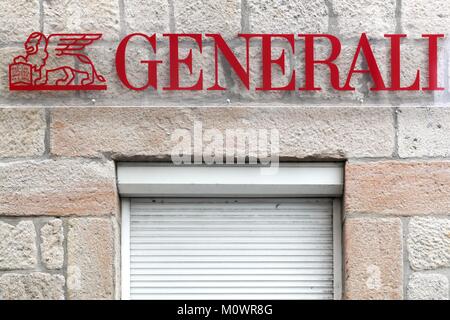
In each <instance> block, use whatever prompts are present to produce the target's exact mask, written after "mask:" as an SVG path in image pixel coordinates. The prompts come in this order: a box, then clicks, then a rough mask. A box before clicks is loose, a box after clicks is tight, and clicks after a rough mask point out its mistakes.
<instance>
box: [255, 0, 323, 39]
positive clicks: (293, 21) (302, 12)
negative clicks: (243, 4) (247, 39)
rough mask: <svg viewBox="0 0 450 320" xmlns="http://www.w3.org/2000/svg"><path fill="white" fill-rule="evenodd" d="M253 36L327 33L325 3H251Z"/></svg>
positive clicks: (279, 0)
mask: <svg viewBox="0 0 450 320" xmlns="http://www.w3.org/2000/svg"><path fill="white" fill-rule="evenodd" d="M247 2H248V6H249V12H250V32H252V33H294V34H298V33H327V31H328V8H327V5H326V1H325V0H308V1H284V0H275V1H274V0H248V1H247Z"/></svg>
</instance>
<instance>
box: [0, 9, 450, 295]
mask: <svg viewBox="0 0 450 320" xmlns="http://www.w3.org/2000/svg"><path fill="white" fill-rule="evenodd" d="M3 5H4V7H3V8H2V9H3V10H2V11H0V21H1V22H0V61H3V62H2V65H1V66H0V104H1V105H2V108H1V109H0V137H1V139H0V299H26V298H33V299H35V298H36V299H87V298H92V299H97V298H101V299H112V298H120V294H119V292H120V286H119V283H120V265H119V263H118V261H119V258H120V255H119V252H120V243H119V229H120V228H119V227H118V226H119V223H120V210H119V197H118V193H117V189H116V173H115V162H116V161H132V160H143V161H165V160H170V158H169V154H170V151H171V149H172V147H173V145H172V142H171V139H170V136H171V134H172V133H173V131H174V130H176V129H178V128H184V129H188V130H189V129H191V128H193V124H194V122H196V121H201V122H202V124H203V128H204V129H205V130H206V129H208V128H216V129H219V130H225V129H227V128H236V127H239V128H254V129H272V128H277V129H278V130H279V131H280V158H281V160H285V161H286V160H288V161H305V160H307V161H328V160H337V161H343V162H346V166H345V194H344V226H343V227H344V235H343V248H344V259H343V260H344V297H345V298H347V299H407V298H409V299H448V298H449V283H448V282H449V276H450V139H449V138H448V137H449V136H450V109H448V108H446V107H445V106H446V105H445V104H444V105H443V106H441V107H437V106H436V103H437V102H442V101H444V102H445V99H446V94H447V93H446V92H444V93H441V94H440V95H433V94H432V93H426V92H419V93H407V92H400V93H399V92H397V93H389V94H388V93H374V92H371V91H369V90H368V88H369V86H370V81H371V80H370V78H368V77H367V76H366V75H363V76H361V77H360V78H357V77H355V78H357V79H355V84H357V88H356V90H355V92H350V93H345V94H342V93H336V92H335V91H332V90H331V89H330V88H328V87H327V78H326V77H327V75H326V73H321V74H320V75H319V74H318V75H317V81H318V83H320V84H321V85H323V86H324V90H322V91H320V92H314V93H302V92H288V93H279V92H266V93H259V92H255V91H254V90H250V91H245V90H242V86H241V84H240V83H239V81H238V80H237V79H236V77H235V76H234V75H233V73H232V72H231V70H230V68H229V66H227V65H226V64H225V63H224V64H222V65H221V68H222V69H221V70H223V78H222V79H221V81H223V83H226V84H227V86H229V88H230V90H227V91H224V92H214V93H208V92H206V91H202V92H199V93H192V92H190V93H186V92H171V93H169V92H164V91H162V90H158V91H151V90H146V91H144V92H133V91H130V90H128V89H125V88H124V87H123V86H122V85H121V84H120V82H119V80H118V79H117V77H116V76H115V69H114V64H113V58H114V52H115V48H116V46H117V44H118V40H119V39H120V38H121V37H122V36H123V35H125V34H129V33H132V32H147V33H154V32H157V33H159V34H161V33H164V32H199V33H208V32H220V33H221V34H223V35H224V36H226V37H227V38H228V39H231V42H230V43H232V45H233V49H235V50H236V51H238V50H239V49H240V45H241V44H240V43H239V42H238V41H237V40H236V39H232V38H233V37H235V34H236V33H237V32H241V31H242V32H277V33H279V32H290V33H307V32H313V33H324V32H326V33H332V34H336V35H339V37H340V38H341V39H343V44H344V50H343V55H342V57H341V59H342V67H344V66H348V65H349V59H351V57H352V55H353V52H352V50H354V45H355V43H356V41H357V37H358V36H359V34H360V33H361V32H364V31H367V32H368V33H369V36H370V37H371V39H372V40H373V41H374V43H376V44H377V46H376V52H375V54H376V55H377V57H379V58H380V59H382V60H383V61H385V60H386V59H387V54H388V52H389V51H388V49H387V47H386V42H385V40H383V38H382V36H383V34H384V33H394V32H397V33H398V32H404V33H407V34H408V35H409V38H411V39H410V40H407V41H405V46H408V47H409V48H410V49H411V50H410V51H409V52H405V55H404V57H403V60H402V68H404V69H403V73H402V81H403V82H404V83H403V84H404V85H406V84H410V82H411V81H412V79H413V76H414V75H415V72H416V70H417V68H418V67H422V68H424V63H425V62H426V61H425V60H424V59H423V50H424V48H425V47H424V42H423V41H422V40H420V39H419V36H420V34H421V33H428V32H438V33H445V34H447V33H448V32H447V31H448V29H449V28H450V27H449V26H450V6H449V5H448V3H447V1H446V0H429V1H425V2H424V1H420V0H414V1H412V0H410V1H402V0H389V1H373V0H372V1H366V0H357V1H348V0H313V1H307V2H305V1H281V0H276V1H260V0H258V1H256V0H255V1H254V0H241V1H239V0H220V1H215V0H214V1H195V0H193V1H184V0H168V1H165V0H157V1H141V0H117V1H110V0H108V1H106V0H99V1H85V0H81V1H50V0H17V1H14V2H12V1H7V2H6V3H4V4H3ZM36 30H37V31H39V30H40V31H43V32H44V33H51V32H103V33H104V39H103V40H102V41H100V42H99V43H97V44H95V45H93V46H92V47H91V48H90V49H89V50H88V52H89V56H90V57H91V58H92V59H93V60H94V62H95V65H96V67H97V69H98V70H99V72H100V73H102V74H104V75H105V76H106V78H107V79H108V91H106V92H81V93H80V92H38V93H29V92H27V93H25V92H12V91H9V90H8V88H7V85H8V82H7V80H8V79H7V72H6V70H7V63H6V62H5V61H10V60H11V59H12V57H14V56H15V55H18V54H21V52H22V51H23V49H22V48H23V47H22V43H23V42H24V41H25V39H26V37H27V36H28V34H29V33H31V32H33V31H36ZM278 45H279V47H280V49H281V48H283V46H284V44H283V43H279V44H278ZM297 45H298V46H299V47H300V48H301V45H302V43H301V42H300V41H298V42H297ZM321 45H322V46H323V47H321V48H325V49H324V50H326V43H322V44H321ZM208 46H209V47H208ZM163 47H164V46H161V48H163ZM210 50H211V48H210V44H209V45H208V44H206V47H205V49H204V52H205V53H208V51H209V52H210ZM253 50H256V53H257V50H258V48H257V46H256V45H255V48H254V49H253ZM300 52H301V50H299V53H300ZM321 52H323V50H322V51H321ZM441 53H442V56H443V57H446V55H447V52H446V49H445V47H443V48H442V50H441ZM160 54H161V55H162V56H163V57H164V54H166V53H165V52H163V50H162V51H161V53H160ZM143 55H145V52H144V51H143V48H142V47H140V46H139V44H136V47H135V48H132V49H131V51H130V58H129V59H130V68H134V69H132V70H134V71H136V72H135V75H134V77H135V79H134V80H135V81H137V82H139V81H143V79H145V70H144V69H142V68H141V67H142V66H140V65H139V64H136V62H135V61H137V60H138V59H140V58H141V57H142V56H143ZM256 56H257V54H256ZM288 60H289V63H290V67H291V68H292V67H294V66H295V65H298V62H299V61H300V63H301V56H297V55H293V54H291V56H290V58H289V59H288ZM133 61H134V62H133ZM202 61H203V63H205V65H204V66H203V68H206V70H208V68H209V70H211V69H212V68H213V65H209V64H208V63H207V61H206V60H202ZM444 62H445V61H444ZM133 63H134V64H133ZM359 63H360V64H361V65H363V63H364V62H363V61H362V60H361V61H360V62H359ZM443 65H447V67H445V68H448V64H446V63H443ZM444 70H446V71H448V69H444ZM322 71H325V72H326V70H322ZM252 72H253V73H254V74H257V73H258V72H259V70H257V69H255V70H252ZM383 72H384V74H389V68H388V66H387V67H385V70H383ZM423 72H424V74H425V75H426V68H425V69H424V71H423ZM444 74H448V72H447V73H445V72H444ZM182 77H184V78H185V79H187V80H186V81H187V82H188V83H189V79H191V80H192V79H194V78H189V77H188V76H187V73H185V74H183V75H182ZM161 79H167V70H166V69H164V68H162V70H161ZM206 80H207V79H205V81H206ZM210 80H211V79H210ZM277 81H280V82H283V81H284V79H283V78H282V77H278V78H277ZM300 81H301V79H300ZM443 81H444V82H445V83H446V84H447V82H446V81H447V80H446V79H445V78H444V79H443ZM254 87H255V83H253V84H252V88H254ZM105 106H107V107H105ZM199 106H203V107H204V108H201V107H199Z"/></svg>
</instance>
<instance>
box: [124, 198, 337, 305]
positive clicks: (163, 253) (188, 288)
mask: <svg viewBox="0 0 450 320" xmlns="http://www.w3.org/2000/svg"><path fill="white" fill-rule="evenodd" d="M124 224H125V225H126V226H125V227H126V228H128V230H127V232H126V233H128V232H129V234H126V237H127V238H129V243H123V244H122V245H123V246H125V247H126V250H125V251H124V252H126V253H125V254H127V255H129V257H125V258H126V260H128V261H129V266H127V268H129V272H128V271H126V272H125V277H127V278H128V279H127V281H126V283H128V285H129V288H127V291H129V297H130V298H131V299H333V294H334V276H333V275H334V272H333V270H334V262H333V261H334V260H333V241H336V239H333V201H332V200H331V199H310V200H308V199H293V198H291V199H267V198H266V199H229V198H225V199H182V198H178V199H169V198H168V199H153V198H133V199H131V200H130V201H129V216H128V217H125V218H124Z"/></svg>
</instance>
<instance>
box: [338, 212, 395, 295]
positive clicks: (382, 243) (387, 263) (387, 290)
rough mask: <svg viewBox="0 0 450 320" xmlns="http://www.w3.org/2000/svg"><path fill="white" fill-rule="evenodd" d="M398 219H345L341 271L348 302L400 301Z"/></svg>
mask: <svg viewBox="0 0 450 320" xmlns="http://www.w3.org/2000/svg"><path fill="white" fill-rule="evenodd" d="M402 242H403V240H402V222H401V220H400V219H399V218H392V219H370V218H347V219H346V221H345V225H344V248H345V252H344V268H345V284H344V288H345V292H344V296H345V298H347V299H402V298H403V247H402Z"/></svg>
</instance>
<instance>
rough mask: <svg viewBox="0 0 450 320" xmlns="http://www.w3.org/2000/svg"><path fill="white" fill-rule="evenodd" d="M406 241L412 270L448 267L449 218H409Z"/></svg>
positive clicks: (449, 257)
mask: <svg viewBox="0 0 450 320" xmlns="http://www.w3.org/2000/svg"><path fill="white" fill-rule="evenodd" d="M407 243H408V252H409V261H410V263H411V267H412V268H413V269H414V270H426V269H436V268H441V267H450V219H437V218H413V219H411V221H410V222H409V233H408V240H407Z"/></svg>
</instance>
